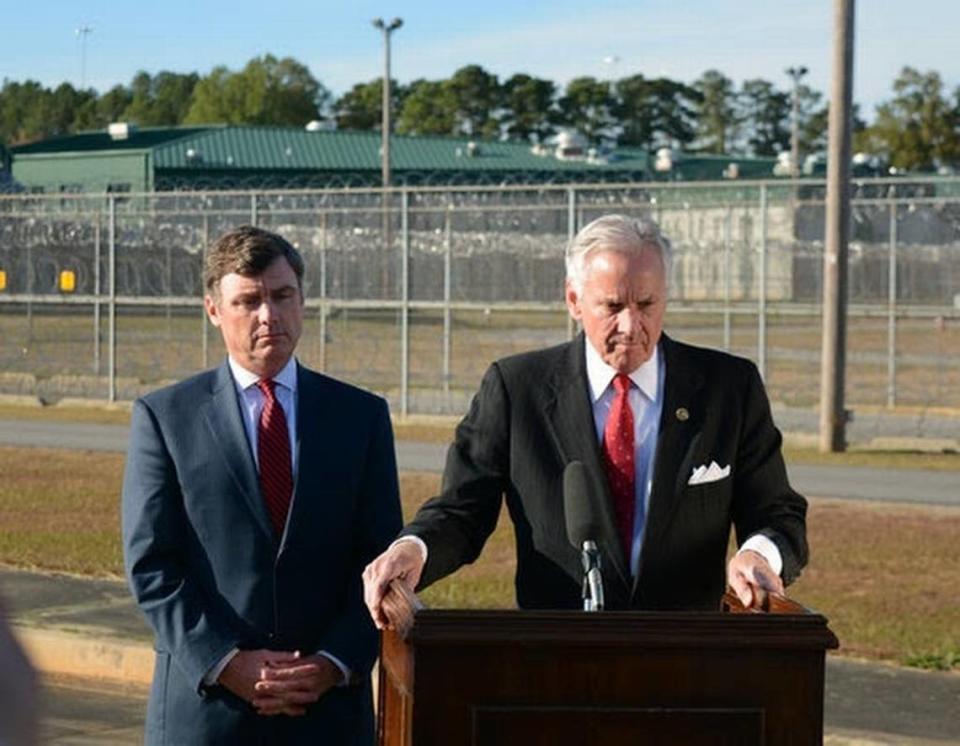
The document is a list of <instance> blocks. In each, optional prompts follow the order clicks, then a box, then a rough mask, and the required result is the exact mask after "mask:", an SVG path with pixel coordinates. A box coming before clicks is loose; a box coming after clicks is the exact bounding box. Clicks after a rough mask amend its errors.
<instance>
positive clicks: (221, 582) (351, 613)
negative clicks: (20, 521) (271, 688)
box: [123, 363, 401, 746]
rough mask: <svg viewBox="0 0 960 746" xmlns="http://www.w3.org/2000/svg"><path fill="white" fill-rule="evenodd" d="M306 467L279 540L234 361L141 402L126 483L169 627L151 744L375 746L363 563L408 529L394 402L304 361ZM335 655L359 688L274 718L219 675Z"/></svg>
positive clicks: (144, 572)
mask: <svg viewBox="0 0 960 746" xmlns="http://www.w3.org/2000/svg"><path fill="white" fill-rule="evenodd" d="M297 376H298V379H297V380H298V384H297V385H298V397H297V398H298V404H297V407H298V409H297V436H296V442H295V443H293V444H291V445H292V447H293V448H295V449H297V463H298V473H297V474H296V475H295V484H294V492H293V498H292V502H291V507H290V516H289V519H288V522H287V527H286V531H285V532H284V535H283V536H282V538H281V539H280V540H279V542H278V541H277V539H276V538H275V537H274V534H273V530H272V528H271V525H270V520H269V518H268V515H267V511H266V508H265V506H264V502H263V498H262V496H261V494H260V487H259V481H258V477H257V472H256V468H255V461H254V459H253V455H252V453H251V451H250V446H249V443H248V441H247V437H246V434H245V432H244V427H243V423H242V420H241V413H240V408H239V404H238V401H237V396H236V390H235V387H234V383H233V379H232V377H231V375H230V371H229V367H228V366H227V364H226V363H224V364H223V365H221V366H220V367H219V368H217V369H215V370H212V371H208V372H205V373H201V374H200V375H197V376H194V377H193V378H190V379H188V380H186V381H183V382H182V383H179V384H176V385H174V386H171V387H169V388H165V389H162V390H159V391H155V392H153V393H151V394H149V395H147V396H145V397H143V398H142V399H140V400H138V401H137V402H136V404H135V405H134V409H133V416H132V420H131V432H130V445H129V451H128V454H127V464H126V470H125V474H124V482H123V546H124V561H125V566H126V571H127V576H128V579H129V582H130V586H131V588H132V590H133V594H134V596H135V597H136V600H137V602H138V603H139V605H140V608H141V609H142V610H143V612H144V614H145V615H146V617H147V621H148V622H149V624H150V626H151V627H152V628H153V630H154V632H155V633H156V648H157V663H156V670H155V674H154V681H153V687H152V690H151V694H150V702H149V706H148V714H147V726H146V742H147V744H151V745H152V744H169V745H170V746H180V745H181V744H228V743H229V744H241V745H245V744H301V743H303V744H306V743H309V744H314V745H315V744H372V743H373V719H372V706H371V695H370V688H369V672H370V669H371V666H372V664H373V661H374V659H375V658H376V655H377V634H376V630H375V629H374V627H373V625H372V623H371V621H370V618H369V614H368V613H367V610H366V608H365V606H364V604H363V599H362V583H361V572H362V571H363V568H364V566H365V565H366V563H367V562H369V561H370V560H371V559H373V558H374V557H375V556H376V555H377V554H378V553H380V552H381V551H382V550H383V549H384V548H385V547H386V546H387V544H388V543H389V541H390V539H391V538H392V537H393V536H394V535H395V534H396V531H397V530H398V528H399V525H400V520H401V519H400V506H399V497H398V487H397V471H396V463H395V455H394V447H393V435H392V430H391V426H390V419H389V415H388V412H387V406H386V403H385V402H384V401H383V400H382V399H380V398H379V397H376V396H374V395H372V394H369V393H367V392H364V391H361V390H360V389H357V388H354V387H352V386H349V385H347V384H344V383H341V382H339V381H335V380H333V379H331V378H328V377H326V376H323V375H320V374H318V373H314V372H312V371H310V370H307V369H305V368H303V367H298V370H297ZM234 647H238V648H240V649H257V648H270V649H278V650H294V649H297V650H301V651H304V653H305V654H309V653H313V652H316V651H319V650H326V651H329V652H330V653H332V654H334V655H335V656H337V657H338V658H339V659H340V660H341V661H343V662H344V663H345V664H346V665H347V666H349V667H350V668H351V669H352V671H353V672H355V673H356V674H357V678H358V682H357V683H356V684H355V685H353V686H346V687H341V688H337V689H334V690H332V691H330V692H329V693H327V694H326V695H325V696H324V697H323V698H321V700H320V701H319V702H318V703H316V704H315V705H313V706H311V707H310V709H309V711H308V714H307V715H306V716H305V717H302V718H290V717H285V716H280V717H269V718H268V717H261V716H258V715H256V714H255V713H254V712H253V710H252V708H250V707H249V706H248V705H247V704H246V703H244V702H242V701H241V700H239V699H238V698H237V697H235V696H234V695H233V694H231V693H230V692H228V691H227V690H225V689H223V688H221V687H217V686H214V687H210V688H205V687H204V686H203V684H202V681H203V677H204V676H205V674H206V673H207V672H208V671H209V670H210V669H211V668H212V667H213V666H214V665H215V664H216V663H217V662H218V661H219V660H221V659H222V658H223V657H224V655H226V654H227V653H228V652H229V651H230V650H231V649H233V648H234Z"/></svg>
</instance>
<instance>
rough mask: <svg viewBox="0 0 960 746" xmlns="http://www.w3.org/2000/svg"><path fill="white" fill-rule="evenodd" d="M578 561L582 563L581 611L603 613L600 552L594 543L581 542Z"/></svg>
mask: <svg viewBox="0 0 960 746" xmlns="http://www.w3.org/2000/svg"><path fill="white" fill-rule="evenodd" d="M580 560H581V562H582V563H583V586H582V594H583V610H584V611H603V576H602V575H601V573H600V550H599V549H597V543H596V542H595V541H589V540H587V541H585V542H583V549H582V551H581V553H580Z"/></svg>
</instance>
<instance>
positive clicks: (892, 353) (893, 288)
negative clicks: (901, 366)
mask: <svg viewBox="0 0 960 746" xmlns="http://www.w3.org/2000/svg"><path fill="white" fill-rule="evenodd" d="M893 191H894V190H893V188H891V192H893ZM891 196H893V195H891ZM887 406H888V407H891V408H892V407H895V406H897V201H896V197H895V196H893V198H892V199H891V200H890V251H889V257H888V270H887Z"/></svg>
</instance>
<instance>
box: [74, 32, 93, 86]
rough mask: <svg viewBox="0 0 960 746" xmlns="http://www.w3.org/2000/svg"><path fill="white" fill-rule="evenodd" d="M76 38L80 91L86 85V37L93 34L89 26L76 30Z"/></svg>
mask: <svg viewBox="0 0 960 746" xmlns="http://www.w3.org/2000/svg"><path fill="white" fill-rule="evenodd" d="M76 33H77V38H78V39H79V40H80V90H81V91H82V90H83V89H84V88H85V87H86V85H87V37H88V36H90V34H92V33H93V29H92V28H91V27H90V26H80V27H79V28H78V29H77V32H76Z"/></svg>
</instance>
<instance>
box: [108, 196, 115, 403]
mask: <svg viewBox="0 0 960 746" xmlns="http://www.w3.org/2000/svg"><path fill="white" fill-rule="evenodd" d="M107 200H108V202H107V204H108V206H109V216H110V217H109V219H110V227H109V233H108V236H109V238H108V241H109V245H108V251H109V257H110V258H109V262H110V267H109V269H108V278H109V279H108V282H109V292H110V306H109V319H110V326H109V330H108V337H107V347H108V353H107V354H108V356H109V362H108V363H107V369H108V376H109V380H110V383H109V393H108V395H107V398H108V399H109V400H110V401H116V400H117V203H116V197H114V195H112V194H111V195H109V196H108V197H107Z"/></svg>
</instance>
